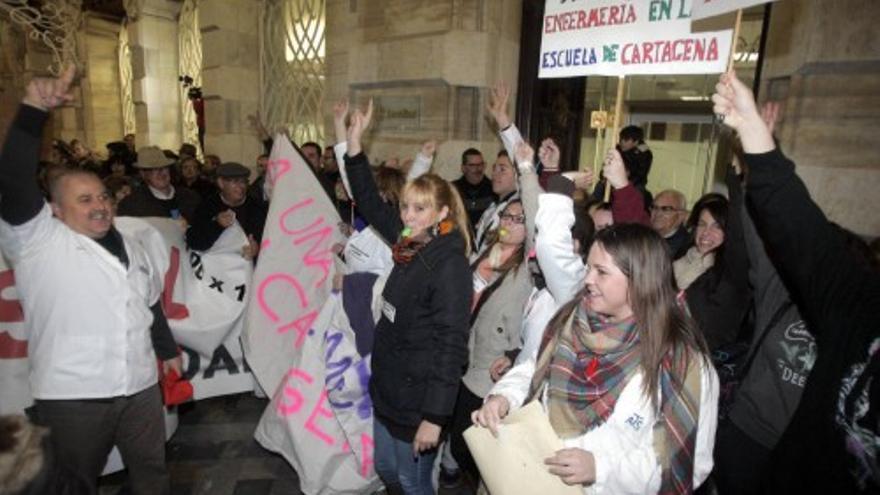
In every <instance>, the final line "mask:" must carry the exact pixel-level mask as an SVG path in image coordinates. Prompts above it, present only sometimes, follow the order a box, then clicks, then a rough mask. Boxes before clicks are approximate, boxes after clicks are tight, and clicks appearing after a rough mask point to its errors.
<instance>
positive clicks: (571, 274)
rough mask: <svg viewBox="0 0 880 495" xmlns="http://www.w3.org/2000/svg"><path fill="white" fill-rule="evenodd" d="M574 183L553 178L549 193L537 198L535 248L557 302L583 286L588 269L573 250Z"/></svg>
mask: <svg viewBox="0 0 880 495" xmlns="http://www.w3.org/2000/svg"><path fill="white" fill-rule="evenodd" d="M572 192H574V182H572V181H571V180H569V179H568V178H566V177H564V176H562V175H556V176H553V177H551V178H550V183H549V184H548V187H547V194H542V195H540V197H539V198H538V213H537V215H535V224H536V228H537V234H536V235H535V251H536V253H537V255H538V265H539V266H540V267H541V271H542V272H543V273H544V280H545V281H546V282H547V289H548V290H549V291H550V294H551V295H552V296H553V299H555V300H556V303H557V304H560V305H561V304H563V303H566V302H568V301H570V300H571V299H572V298H574V296H575V295H576V294H577V293H578V291H580V290H581V289H582V288H583V286H584V279H585V278H586V276H587V268H586V265H584V261H583V259H581V257H580V255H579V254H578V253H576V252H575V250H574V242H573V241H572V238H571V227H572V226H573V225H574V205H573V202H572V199H571V193H572Z"/></svg>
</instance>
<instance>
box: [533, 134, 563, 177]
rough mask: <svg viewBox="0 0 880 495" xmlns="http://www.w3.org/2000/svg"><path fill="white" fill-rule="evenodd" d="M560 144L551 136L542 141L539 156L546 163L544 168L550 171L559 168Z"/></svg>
mask: <svg viewBox="0 0 880 495" xmlns="http://www.w3.org/2000/svg"><path fill="white" fill-rule="evenodd" d="M559 155H560V152H559V146H556V142H554V141H553V139H551V138H547V139H545V140H543V141H541V147H540V148H539V149H538V158H539V159H540V160H541V163H542V164H544V169H545V170H547V171H548V172H555V171H557V170H559Z"/></svg>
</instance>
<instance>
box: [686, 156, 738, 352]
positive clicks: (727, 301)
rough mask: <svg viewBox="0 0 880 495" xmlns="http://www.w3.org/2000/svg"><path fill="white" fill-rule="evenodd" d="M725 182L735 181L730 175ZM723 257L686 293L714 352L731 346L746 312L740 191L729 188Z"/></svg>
mask: <svg viewBox="0 0 880 495" xmlns="http://www.w3.org/2000/svg"><path fill="white" fill-rule="evenodd" d="M727 180H728V182H731V181H738V180H739V178H737V177H736V176H735V175H734V174H733V172H730V173H729V174H728V177H727ZM729 190H730V207H729V208H728V219H727V229H726V233H725V238H724V256H722V257H721V259H720V260H719V259H716V264H715V266H713V267H711V268H709V269H708V270H706V271H705V272H704V273H703V274H702V275H700V276H699V277H698V278H697V279H696V280H694V282H693V283H692V284H691V285H690V286H689V287H688V288H687V289H686V290H685V294H686V296H687V303H688V307H689V308H690V310H691V314H692V315H693V317H694V320H696V322H697V324H698V325H699V326H700V329H701V330H702V331H703V336H705V337H706V343H707V344H709V349H710V350H712V351H714V350H716V349H718V348H719V347H722V346H724V345H728V344H732V343H733V342H735V341H736V340H737V337H738V336H739V331H740V328H741V327H742V323H743V320H744V319H745V315H746V313H747V312H748V309H749V303H750V302H751V294H750V291H749V278H748V275H749V258H748V253H747V252H746V245H745V240H744V239H743V229H742V219H741V218H740V214H741V209H742V206H741V205H742V202H743V199H742V189H741V188H739V187H730V188H729Z"/></svg>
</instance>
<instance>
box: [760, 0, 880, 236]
mask: <svg viewBox="0 0 880 495" xmlns="http://www.w3.org/2000/svg"><path fill="white" fill-rule="evenodd" d="M878 18H880V2H876V1H872V0H842V1H839V2H823V1H821V0H787V1H785V2H776V3H774V4H773V7H772V15H771V21H770V28H769V32H768V35H769V37H768V39H767V48H766V51H765V59H764V72H763V74H762V81H761V82H762V86H761V93H760V99H761V100H765V101H766V100H774V101H781V102H783V105H784V108H783V111H782V114H783V115H782V120H781V121H780V123H779V124H778V127H777V136H778V137H779V139H780V145H781V147H782V150H783V151H784V152H785V153H786V154H787V155H788V156H789V157H790V158H792V159H793V160H794V161H795V163H796V164H797V167H798V168H797V170H798V174H799V175H800V176H801V177H802V178H803V180H804V182H805V183H806V184H807V187H808V188H809V189H810V193H811V194H812V195H813V198H814V199H815V200H816V202H817V203H818V204H819V205H820V206H821V207H822V209H823V210H824V211H825V213H826V214H827V215H828V216H829V218H830V219H831V220H833V221H836V222H838V223H840V224H841V225H843V226H844V227H846V228H849V229H851V230H853V231H855V232H857V233H859V234H862V235H869V236H877V235H880V215H878V214H877V213H876V212H877V211H880V194H878V193H877V191H878V190H880V147H877V146H876V145H875V142H876V135H877V129H878V128H880V94H878V91H877V88H878V87H880V39H878V37H877V28H876V19H878Z"/></svg>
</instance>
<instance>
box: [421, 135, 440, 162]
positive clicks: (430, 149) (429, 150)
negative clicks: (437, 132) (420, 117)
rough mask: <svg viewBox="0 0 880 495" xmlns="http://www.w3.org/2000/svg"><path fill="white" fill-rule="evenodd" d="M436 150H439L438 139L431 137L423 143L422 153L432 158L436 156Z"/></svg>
mask: <svg viewBox="0 0 880 495" xmlns="http://www.w3.org/2000/svg"><path fill="white" fill-rule="evenodd" d="M436 152H437V141H435V140H433V139H429V140H428V141H425V142H424V144H422V151H421V153H422V155H424V156H426V157H428V158H432V157H433V156H434V153H436Z"/></svg>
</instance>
